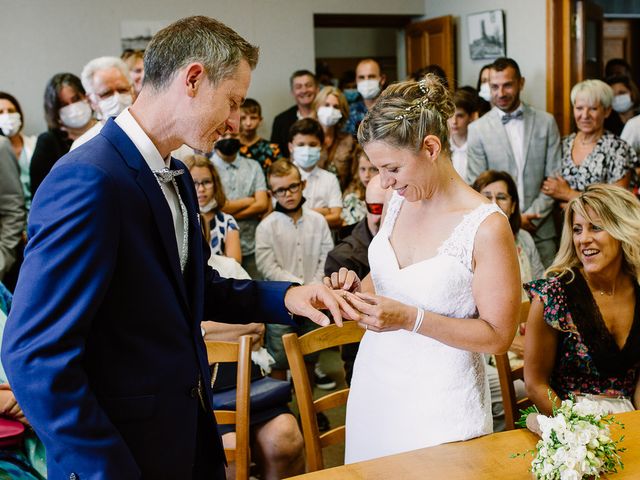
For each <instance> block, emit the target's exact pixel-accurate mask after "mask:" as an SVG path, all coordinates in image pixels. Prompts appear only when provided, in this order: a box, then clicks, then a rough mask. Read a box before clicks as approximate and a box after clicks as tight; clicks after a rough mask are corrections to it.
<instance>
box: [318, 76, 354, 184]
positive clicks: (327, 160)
mask: <svg viewBox="0 0 640 480" xmlns="http://www.w3.org/2000/svg"><path fill="white" fill-rule="evenodd" d="M313 111H314V112H315V114H316V118H317V119H318V122H319V123H320V125H321V126H322V131H323V132H324V145H323V146H322V152H321V153H320V161H319V162H318V166H319V167H320V168H324V169H325V170H328V171H330V172H332V173H335V174H336V176H337V177H338V180H339V181H340V190H342V191H344V190H345V188H347V185H349V182H351V179H352V168H353V167H352V166H353V162H354V158H353V151H354V148H355V147H356V145H357V143H356V141H355V139H354V138H353V137H352V136H351V135H349V134H348V133H346V132H344V131H343V127H344V125H345V123H346V122H347V120H348V118H349V104H348V103H347V99H346V97H345V96H344V94H343V93H342V91H341V90H340V89H339V88H336V87H324V88H323V89H322V90H320V92H319V93H318V95H316V99H315V100H314V102H313Z"/></svg>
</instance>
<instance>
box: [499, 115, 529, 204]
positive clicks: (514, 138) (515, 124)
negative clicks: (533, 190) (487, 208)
mask: <svg viewBox="0 0 640 480" xmlns="http://www.w3.org/2000/svg"><path fill="white" fill-rule="evenodd" d="M494 108H496V110H497V111H498V115H499V117H500V120H502V117H504V116H505V112H503V111H502V110H500V109H499V108H497V107H494ZM519 111H522V104H520V105H518V108H516V109H515V110H514V111H513V112H511V115H514V114H515V113H516V112H519ZM504 130H505V132H507V137H508V138H509V143H510V144H511V151H512V152H513V158H514V159H515V161H516V168H517V172H518V178H516V179H515V181H516V186H517V187H518V196H519V197H520V198H524V162H525V158H524V119H523V118H522V117H520V118H514V119H511V120H510V121H509V122H507V123H506V124H504Z"/></svg>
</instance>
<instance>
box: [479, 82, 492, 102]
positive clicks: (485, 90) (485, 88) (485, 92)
mask: <svg viewBox="0 0 640 480" xmlns="http://www.w3.org/2000/svg"><path fill="white" fill-rule="evenodd" d="M478 95H479V96H480V98H483V99H484V100H486V101H487V102H490V101H491V88H489V82H484V83H482V84H480V91H479V92H478Z"/></svg>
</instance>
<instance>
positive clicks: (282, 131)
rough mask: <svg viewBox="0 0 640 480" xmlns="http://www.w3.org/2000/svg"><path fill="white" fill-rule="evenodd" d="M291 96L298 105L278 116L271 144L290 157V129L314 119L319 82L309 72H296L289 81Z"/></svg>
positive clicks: (272, 129)
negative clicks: (292, 126)
mask: <svg viewBox="0 0 640 480" xmlns="http://www.w3.org/2000/svg"><path fill="white" fill-rule="evenodd" d="M289 86H290V87H291V95H293V99H294V100H295V102H296V104H295V105H294V106H293V107H291V108H288V109H287V110H285V111H284V112H281V113H279V114H278V115H276V118H274V119H273V126H272V127H271V143H277V144H278V146H279V147H280V152H282V155H283V156H285V157H289V154H290V152H289V129H290V128H291V125H293V124H294V123H296V121H298V120H300V119H301V118H307V117H313V115H314V113H315V112H314V111H313V101H314V100H315V99H316V95H317V94H318V90H319V89H318V81H317V79H316V76H315V75H314V74H313V73H311V72H310V71H309V70H296V71H295V72H293V74H292V75H291V78H290V79H289Z"/></svg>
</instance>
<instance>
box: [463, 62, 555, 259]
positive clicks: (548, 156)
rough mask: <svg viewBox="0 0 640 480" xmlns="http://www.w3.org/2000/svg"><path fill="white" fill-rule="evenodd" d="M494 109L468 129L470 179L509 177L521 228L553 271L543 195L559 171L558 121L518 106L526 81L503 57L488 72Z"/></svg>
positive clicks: (551, 230)
mask: <svg viewBox="0 0 640 480" xmlns="http://www.w3.org/2000/svg"><path fill="white" fill-rule="evenodd" d="M489 72H490V73H489V86H490V88H491V96H492V101H493V104H494V105H495V106H494V108H493V109H492V110H491V111H490V112H488V113H487V114H485V115H484V116H482V117H481V118H480V119H478V120H476V121H475V122H472V123H471V124H470V125H469V137H468V140H467V142H468V143H467V160H468V164H467V165H468V166H467V177H468V178H467V180H468V181H469V183H472V182H473V181H474V180H475V179H476V178H477V177H478V175H480V174H481V173H482V172H484V171H486V170H500V171H506V172H508V173H509V174H510V175H511V176H512V177H513V179H514V180H515V182H516V185H517V186H518V195H519V196H520V206H521V209H522V228H524V229H526V230H528V231H529V232H531V233H532V235H533V238H534V240H535V242H536V246H537V248H538V251H539V253H540V258H541V260H542V263H543V264H544V265H545V266H549V265H550V264H551V261H552V260H553V257H554V256H555V254H556V250H557V247H556V230H555V226H554V223H553V218H552V215H551V211H552V209H553V203H554V201H553V199H552V198H551V197H549V196H547V195H545V194H544V193H542V191H541V187H542V182H543V181H544V179H545V178H546V177H550V176H555V175H556V174H557V172H558V171H559V169H560V134H559V132H558V126H557V125H556V122H555V120H554V118H553V117H552V116H551V115H550V114H548V113H547V112H543V111H540V110H536V109H534V108H532V107H531V106H529V105H527V104H525V103H523V102H521V101H520V92H521V90H522V89H523V87H524V78H523V77H522V75H521V74H520V68H519V67H518V64H517V63H516V62H515V61H514V60H512V59H510V58H499V59H497V60H496V61H495V62H494V63H493V64H492V65H491V68H490V70H489Z"/></svg>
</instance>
